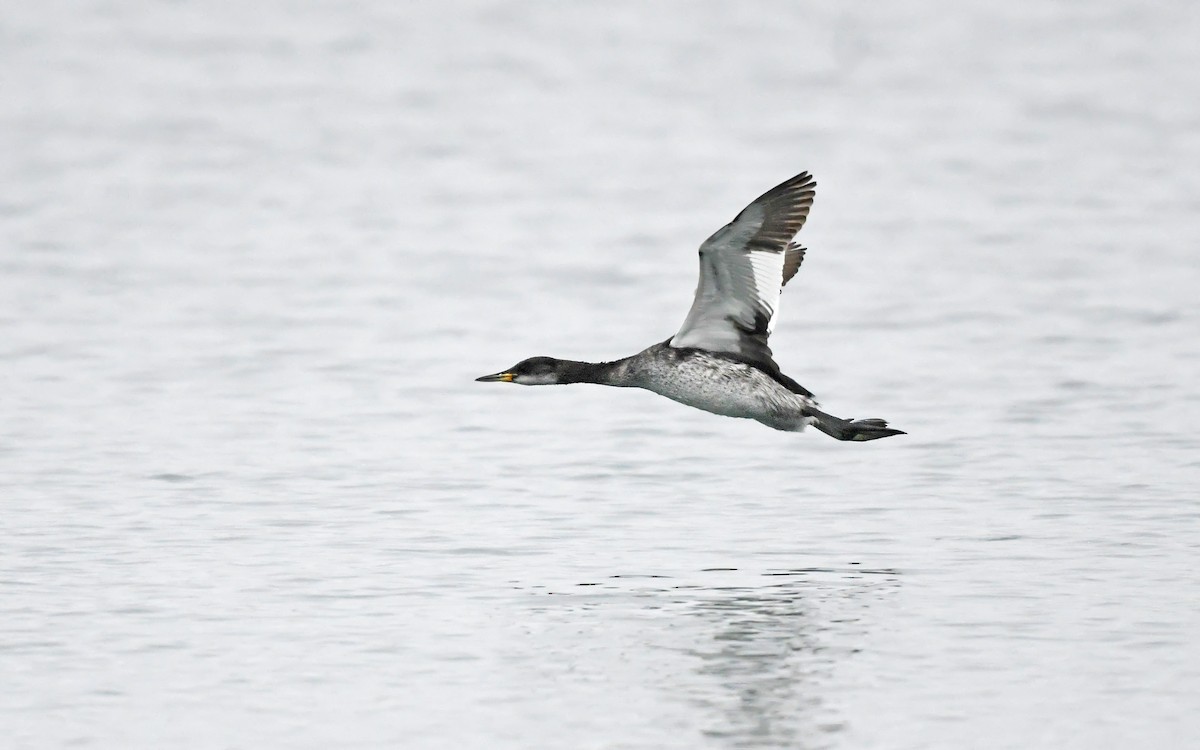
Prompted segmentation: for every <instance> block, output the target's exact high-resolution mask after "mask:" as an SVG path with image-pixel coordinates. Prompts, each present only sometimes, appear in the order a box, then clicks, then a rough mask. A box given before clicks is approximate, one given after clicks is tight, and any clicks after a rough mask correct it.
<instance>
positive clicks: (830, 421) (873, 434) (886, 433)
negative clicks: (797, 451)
mask: <svg viewBox="0 0 1200 750" xmlns="http://www.w3.org/2000/svg"><path fill="white" fill-rule="evenodd" d="M808 412H809V414H810V415H811V416H812V417H813V419H814V421H813V427H816V428H817V429H818V430H820V431H821V432H823V433H825V434H826V435H828V436H829V437H832V438H837V439H838V440H853V441H857V442H860V443H861V442H863V441H866V440H878V439H879V438H885V437H891V436H892V435H906V434H908V433H906V432H904V431H903V430H893V429H892V428H890V427H888V426H887V422H885V421H883V420H882V419H839V418H838V417H835V416H833V415H832V414H826V413H825V412H823V411H817V410H816V409H811V408H810V409H809V410H808Z"/></svg>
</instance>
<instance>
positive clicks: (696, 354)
mask: <svg viewBox="0 0 1200 750" xmlns="http://www.w3.org/2000/svg"><path fill="white" fill-rule="evenodd" d="M816 187H817V183H816V182H815V181H814V180H813V179H812V177H811V176H810V175H809V174H808V172H803V173H801V174H798V175H796V176H795V177H793V178H791V179H790V180H787V181H785V182H783V183H780V184H779V185H777V186H775V187H773V188H771V189H770V190H768V191H767V192H765V193H763V194H762V195H761V196H759V197H758V198H757V199H756V200H755V201H753V202H752V203H751V204H750V205H748V206H746V208H744V209H742V212H741V213H739V214H738V215H737V216H736V217H734V219H733V221H731V222H729V223H728V224H726V225H725V226H723V227H721V228H720V229H718V230H717V232H716V233H715V234H714V235H713V236H711V237H709V238H708V239H707V240H705V241H704V243H703V244H702V245H700V283H699V285H698V286H697V287H696V298H695V300H694V301H693V302H692V308H691V310H689V311H688V314H687V318H685V319H684V321H683V327H681V328H680V329H679V331H678V332H677V333H676V334H675V335H674V336H672V337H671V338H669V339H667V340H666V341H663V342H661V343H658V344H654V345H653V346H651V347H649V348H648V349H646V350H644V351H642V352H639V353H637V354H634V355H633V356H631V357H625V358H624V359H618V360H616V361H613V362H576V361H573V360H569V359H555V358H553V357H531V358H530V359H526V360H523V361H521V362H518V363H517V364H515V365H513V366H512V367H510V368H509V369H507V370H504V371H502V372H498V373H496V374H494V375H484V376H483V377H481V378H477V380H479V381H481V382H503V383H517V384H519V385H564V384H568V383H598V384H600V385H611V386H617V387H623V388H644V389H645V390H648V391H652V392H654V393H657V394H659V395H660V396H666V397H667V398H669V399H671V400H673V401H678V402H679V403H681V404H686V405H688V406H692V407H695V408H697V409H703V410H704V411H707V412H711V413H713V414H720V415H722V416H726V417H742V418H745V419H754V420H757V421H759V422H761V423H763V424H765V425H767V426H768V427H773V428H774V429H776V430H786V431H788V432H800V431H801V430H803V429H804V428H805V427H807V426H809V425H812V426H813V427H815V428H817V429H818V430H820V431H821V432H823V433H825V434H826V435H829V436H831V437H834V438H837V439H838V440H850V441H859V442H861V441H866V440H878V439H879V438H885V437H890V436H892V435H903V434H905V433H904V432H902V431H900V430H895V429H892V428H890V427H888V426H887V422H885V421H884V420H882V419H857V420H855V419H839V418H838V417H835V416H833V415H831V414H826V413H825V412H823V411H821V410H820V409H818V408H817V406H818V404H817V401H816V400H815V399H814V398H813V394H812V393H811V392H810V391H809V390H808V389H806V388H805V387H804V386H802V385H800V384H799V383H797V382H796V381H795V380H792V379H791V378H789V377H788V376H787V375H784V374H783V373H782V372H781V371H780V369H779V365H777V364H775V360H774V358H773V356H772V354H771V349H770V347H769V346H767V339H768V337H770V335H771V331H772V330H773V328H774V325H773V324H774V321H775V315H776V311H777V310H778V309H779V295H780V292H781V291H782V289H783V287H784V286H786V285H787V283H788V282H789V281H791V279H792V277H793V276H795V275H796V271H797V270H799V268H800V263H801V262H802V261H803V260H804V251H805V248H803V247H801V246H800V245H798V244H797V243H796V242H794V241H793V240H794V238H795V236H796V233H797V232H799V231H800V228H801V227H803V226H804V221H805V219H807V218H808V211H809V209H810V208H811V207H812V203H813V197H814V196H815V195H816Z"/></svg>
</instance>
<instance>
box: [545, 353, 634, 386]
mask: <svg viewBox="0 0 1200 750" xmlns="http://www.w3.org/2000/svg"><path fill="white" fill-rule="evenodd" d="M559 361H560V362H561V364H560V365H559V368H558V382H559V385H565V384H568V383H598V384H599V385H616V386H622V385H626V382H625V381H626V377H625V375H626V373H625V369H626V368H625V360H623V359H619V360H617V361H616V362H575V361H573V360H569V359H564V360H559Z"/></svg>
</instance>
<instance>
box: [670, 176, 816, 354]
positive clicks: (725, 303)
mask: <svg viewBox="0 0 1200 750" xmlns="http://www.w3.org/2000/svg"><path fill="white" fill-rule="evenodd" d="M816 186H817V183H816V182H815V181H814V180H813V179H812V177H811V176H810V175H809V174H808V172H804V173H801V174H798V175H796V176H795V177H793V178H792V179H790V180H788V181H786V182H784V183H782V184H780V185H777V186H775V187H773V188H771V189H770V190H768V191H767V192H766V193H763V194H762V195H761V196H759V197H758V199H757V200H755V201H754V202H753V203H751V204H750V205H749V206H746V208H745V209H743V210H742V212H741V213H740V214H738V215H737V216H736V217H735V218H734V220H733V221H731V222H729V223H728V224H726V225H725V226H723V227H721V228H720V229H718V230H717V232H716V234H714V235H713V236H712V237H709V238H708V239H707V240H705V241H704V244H702V245H701V246H700V283H699V285H698V286H697V287H696V298H695V300H694V301H693V302H692V309H691V310H689V311H688V315H687V318H686V319H685V320H684V321H683V327H682V328H680V329H679V332H678V333H676V334H675V336H674V337H673V338H672V339H671V342H670V343H671V346H674V347H678V348H690V347H695V348H698V349H707V350H709V351H717V352H728V353H730V354H736V355H739V356H742V357H745V358H747V359H750V360H757V361H761V362H768V363H771V364H774V363H773V360H772V359H771V349H770V347H768V346H767V338H768V337H769V336H770V335H771V330H772V328H773V326H772V322H773V319H774V317H775V313H776V311H777V310H778V309H779V291H780V289H782V288H783V285H784V284H786V283H787V282H788V281H789V280H790V279H791V278H792V276H794V275H795V273H796V271H797V269H799V268H800V263H801V261H803V260H804V248H802V247H800V246H799V245H797V244H795V243H793V242H792V241H791V240H792V238H793V237H795V236H796V233H797V232H799V231H800V228H801V227H802V226H804V220H805V219H807V218H808V210H809V208H811V207H812V202H813V197H814V196H815V195H816V189H815V188H816Z"/></svg>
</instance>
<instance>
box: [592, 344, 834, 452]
mask: <svg viewBox="0 0 1200 750" xmlns="http://www.w3.org/2000/svg"><path fill="white" fill-rule="evenodd" d="M611 382H612V384H613V385H624V386H630V387H634V388H644V389H646V390H648V391H653V392H654V393H657V394H659V395H660V396H665V397H667V398H669V399H671V400H672V401H678V402H679V403H681V404H686V405H688V406H691V407H694V408H696V409H703V410H704V411H707V412H711V413H713V414H720V415H722V416H726V417H743V418H746V419H755V420H758V421H759V422H762V423H763V424H765V425H767V426H769V427H773V428H775V429H777V430H787V431H792V432H799V431H801V430H803V429H804V428H805V427H806V426H807V425H809V424H811V423H812V418H811V417H810V416H808V414H807V413H806V411H805V407H808V406H812V405H813V404H814V402H813V401H812V400H811V399H808V398H805V397H804V396H801V395H800V394H797V393H792V392H791V391H789V390H788V389H786V388H784V387H783V386H782V385H781V384H780V383H779V382H777V381H776V380H775V379H774V378H772V377H770V376H769V375H767V374H766V373H765V372H763V371H762V370H760V369H758V368H757V367H754V366H752V365H748V364H745V363H743V362H738V361H736V360H732V359H730V358H728V357H722V356H720V355H715V354H712V353H709V352H705V351H702V350H695V349H676V348H673V347H671V346H668V345H666V344H656V345H654V346H652V347H650V348H649V349H646V350H645V351H643V352H640V353H639V354H636V355H634V356H632V357H630V358H629V359H627V360H624V361H622V362H620V363H617V366H616V367H615V368H614V371H613V373H612V376H611Z"/></svg>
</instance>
